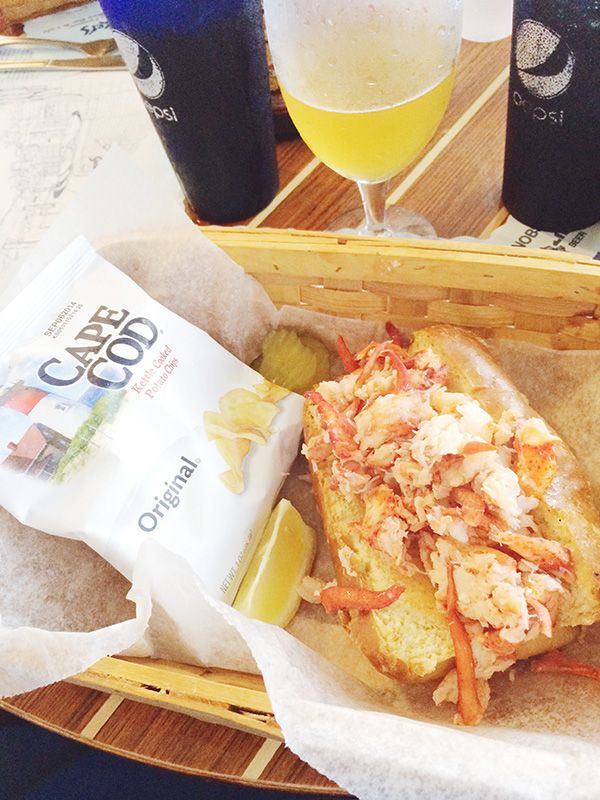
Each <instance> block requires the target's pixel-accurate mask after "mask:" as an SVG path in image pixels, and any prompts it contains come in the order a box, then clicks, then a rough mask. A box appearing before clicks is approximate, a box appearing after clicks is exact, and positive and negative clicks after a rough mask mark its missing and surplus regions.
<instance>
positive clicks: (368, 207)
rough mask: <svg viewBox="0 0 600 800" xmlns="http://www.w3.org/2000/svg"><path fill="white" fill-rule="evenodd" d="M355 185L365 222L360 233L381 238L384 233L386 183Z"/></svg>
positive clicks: (362, 182) (358, 182) (361, 182)
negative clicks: (363, 211)
mask: <svg viewBox="0 0 600 800" xmlns="http://www.w3.org/2000/svg"><path fill="white" fill-rule="evenodd" d="M357 184H358V191H359V192H360V197H361V200H362V204H363V208H364V210H365V222H364V225H363V227H362V228H361V233H363V234H365V235H367V236H381V235H382V234H383V233H385V232H386V227H385V200H386V197H387V184H388V182H387V181H380V182H379V183H366V182H364V181H357Z"/></svg>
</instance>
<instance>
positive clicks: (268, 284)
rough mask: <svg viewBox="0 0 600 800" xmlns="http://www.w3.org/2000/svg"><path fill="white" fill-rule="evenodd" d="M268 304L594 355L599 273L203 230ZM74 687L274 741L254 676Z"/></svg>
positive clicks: (119, 672)
mask: <svg viewBox="0 0 600 800" xmlns="http://www.w3.org/2000/svg"><path fill="white" fill-rule="evenodd" d="M203 230H204V233H206V235H207V236H208V237H209V238H210V239H211V240H212V241H213V242H214V243H215V244H217V245H218V246H219V247H221V248H222V249H223V250H225V251H226V252H227V253H228V254H229V255H230V256H231V257H232V258H233V259H234V260H235V261H237V262H238V263H239V264H241V265H242V266H243V267H244V268H245V269H246V271H247V272H248V273H250V274H251V275H253V276H254V277H255V278H257V280H259V281H260V283H261V284H262V285H263V286H264V287H265V289H266V290H267V292H268V293H269V295H270V296H271V298H272V300H273V301H274V302H275V303H276V304H277V305H283V304H287V305H294V306H302V307H305V308H310V309H313V310H316V311H322V312H326V313H328V314H332V315H337V316H346V317H355V318H360V319H376V320H391V321H392V322H394V323H396V324H397V325H399V326H403V327H404V326H406V327H410V328H417V327H422V326H423V325H426V324H428V323H433V322H444V323H451V324H453V325H460V326H463V327H467V328H469V329H470V330H472V331H474V332H476V333H477V334H479V335H481V336H484V337H486V338H508V339H520V340H524V341H528V342H532V343H535V344H538V345H542V346H545V347H549V348H553V349H557V350H564V349H600V320H599V319H598V317H599V316H600V311H599V302H600V264H599V263H598V262H597V261H593V260H591V259H587V258H580V257H576V256H574V255H569V254H565V253H556V252H551V251H544V250H520V249H518V248H513V247H498V246H491V245H484V244H464V243H452V242H443V241H435V242H426V241H422V240H407V241H404V242H401V241H399V240H391V239H390V240H388V239H368V238H364V237H339V236H337V235H335V234H327V233H311V232H302V231H281V230H265V229H260V230H250V229H247V228H218V227H209V228H204V229H203ZM72 680H73V682H74V683H78V684H80V685H83V686H87V687H91V688H94V689H98V690H101V691H108V692H112V693H115V694H119V695H122V696H124V697H129V698H131V699H135V700H138V701H141V702H146V703H151V704H153V705H158V706H161V707H163V708H169V709H171V710H174V711H179V712H182V713H187V714H190V715H192V716H195V717H199V718H201V719H205V720H208V721H213V722H219V723H220V724H222V725H229V726H232V727H235V728H239V729H241V730H245V731H250V732H252V733H260V734H261V735H263V736H268V737H272V738H281V731H280V730H279V727H278V725H277V723H276V721H275V719H274V716H273V713H272V709H271V706H270V703H269V700H268V697H267V695H266V693H265V691H264V685H263V683H262V681H261V679H260V678H258V677H257V676H254V675H242V674H240V673H235V672H227V671H225V670H213V669H201V668H198V667H186V666H183V665H180V664H170V663H169V662H164V661H151V660H144V659H120V658H105V659H102V661H100V662H99V663H98V664H96V665H94V666H93V667H92V668H90V669H89V670H87V672H85V673H82V674H80V675H77V676H75V677H74V678H73V679H72Z"/></svg>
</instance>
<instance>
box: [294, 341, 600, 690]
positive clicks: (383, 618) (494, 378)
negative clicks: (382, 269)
mask: <svg viewBox="0 0 600 800" xmlns="http://www.w3.org/2000/svg"><path fill="white" fill-rule="evenodd" d="M427 347H428V348H431V349H432V350H433V351H434V352H435V353H436V354H437V355H438V356H439V357H440V358H441V360H442V361H443V362H444V363H445V364H446V365H447V367H448V373H449V378H448V388H449V390H450V391H456V392H463V393H465V394H469V395H471V396H472V397H475V398H477V400H478V401H479V402H480V403H481V405H482V406H483V408H484V409H485V410H486V411H487V412H488V413H489V414H490V415H491V416H492V417H493V418H494V419H495V420H497V419H499V417H500V416H501V414H502V412H503V411H504V410H505V409H512V410H513V411H514V412H516V414H517V415H518V416H519V417H520V418H522V419H527V418H529V417H532V416H539V415H537V414H535V412H534V411H533V409H532V408H531V406H530V405H529V403H528V402H527V400H526V399H525V397H524V396H523V395H522V394H521V393H520V392H519V391H518V390H517V389H516V387H515V386H514V385H513V384H512V383H511V381H510V380H509V378H508V377H507V376H506V375H505V374H504V373H503V372H502V371H501V370H500V368H499V367H498V365H497V364H496V363H495V361H494V360H493V358H492V357H491V355H490V354H489V352H488V351H487V349H486V348H485V347H484V345H482V344H481V342H480V341H479V340H478V339H476V338H475V337H473V336H471V335H470V334H468V333H465V332H464V331H461V330H459V329H457V328H451V327H448V326H441V325H440V326H432V327H429V328H425V329H423V330H421V331H417V333H416V334H415V336H414V340H413V343H412V345H411V347H410V349H409V352H411V353H412V352H416V351H418V350H422V349H424V348H427ZM304 429H305V438H306V440H307V441H308V440H309V439H310V438H311V437H312V436H315V435H317V434H318V433H319V431H320V424H319V418H318V414H317V411H316V408H315V407H314V406H313V405H312V404H311V403H307V404H306V406H305V417H304ZM555 452H556V453H557V456H558V468H557V473H556V476H555V478H554V480H553V482H552V484H551V486H550V487H549V489H548V490H547V492H546V494H545V495H544V497H543V498H542V499H541V501H540V504H539V507H538V509H537V510H536V512H535V516H536V521H537V522H538V523H539V526H540V530H541V531H542V532H543V533H544V535H545V536H546V537H547V538H549V539H555V540H557V541H559V542H560V543H561V544H563V545H565V546H566V547H568V548H569V549H570V551H571V553H572V557H573V567H574V574H575V580H574V585H573V587H572V589H571V593H570V594H571V598H572V603H571V604H564V606H563V608H562V609H561V612H560V617H559V620H558V626H557V627H556V628H555V632H554V635H553V637H552V639H548V638H547V637H545V636H539V637H538V638H537V639H535V640H532V641H528V642H524V643H523V644H522V645H520V646H519V648H518V650H517V653H518V657H519V658H529V657H530V656H533V655H538V654H539V653H543V652H546V651H548V650H552V649H554V648H556V647H562V646H563V645H565V644H567V643H568V642H569V641H571V640H572V639H573V638H574V637H575V635H576V634H577V630H578V629H577V627H576V626H579V625H589V624H591V623H592V622H595V621H596V620H598V619H600V594H599V592H600V577H599V576H600V517H599V516H598V512H597V511H596V509H595V507H594V504H593V502H592V499H591V492H590V488H589V485H588V483H587V480H586V478H585V475H584V474H583V472H582V470H581V468H580V467H579V465H578V464H577V461H576V459H575V457H574V455H573V454H572V452H571V451H570V450H569V448H568V447H567V446H566V445H565V444H564V443H562V442H561V443H560V444H557V445H556V446H555ZM311 470H312V476H313V487H314V492H315V495H316V498H317V501H318V504H319V507H320V511H321V517H322V519H323V527H324V530H325V535H326V537H327V541H328V543H329V548H330V551H331V557H332V560H333V564H334V567H335V572H336V577H337V581H338V583H339V584H341V585H344V586H361V587H366V588H370V589H387V588H388V587H389V586H390V585H392V584H395V583H400V584H402V585H403V586H404V587H405V592H404V594H403V595H402V596H401V597H400V598H399V600H397V601H396V602H395V603H394V604H393V605H391V606H389V607H388V608H384V609H381V610H378V611H371V612H368V613H364V612H356V611H345V612H340V618H341V621H342V623H343V624H344V626H345V627H346V629H347V630H348V632H349V633H350V636H351V637H352V639H353V640H354V641H355V642H356V643H357V645H358V646H359V647H360V649H361V650H362V651H363V653H364V654H365V655H366V656H367V658H369V660H370V661H371V662H372V663H373V665H374V666H375V667H376V668H377V669H378V670H379V671H381V672H383V673H385V674H388V675H390V676H392V677H394V678H396V679H398V680H405V681H423V680H431V679H436V678H439V677H441V676H442V675H444V674H445V673H446V672H447V671H448V670H449V669H450V668H451V667H452V665H453V662H454V648H453V645H452V639H451V637H450V631H449V628H448V622H447V620H446V616H445V614H444V613H443V612H442V611H441V610H440V609H439V608H438V607H437V604H436V601H435V598H434V589H433V586H432V584H431V582H430V580H429V579H428V578H427V577H426V576H424V575H415V576H412V577H407V576H406V575H404V574H403V573H401V572H400V571H399V570H398V569H397V568H396V567H395V565H394V564H393V563H392V562H391V560H390V559H388V558H387V557H386V556H385V555H384V554H383V553H380V552H379V551H377V550H375V549H373V548H372V547H371V546H370V545H369V544H368V543H367V542H365V541H363V540H362V539H361V531H360V525H361V523H362V519H363V513H364V506H363V502H362V501H361V500H360V499H359V498H358V497H354V496H352V497H349V496H346V495H344V494H342V493H341V492H339V491H336V490H333V489H332V488H331V486H330V483H331V459H330V460H328V461H326V462H323V463H321V464H320V465H318V466H317V465H314V464H311Z"/></svg>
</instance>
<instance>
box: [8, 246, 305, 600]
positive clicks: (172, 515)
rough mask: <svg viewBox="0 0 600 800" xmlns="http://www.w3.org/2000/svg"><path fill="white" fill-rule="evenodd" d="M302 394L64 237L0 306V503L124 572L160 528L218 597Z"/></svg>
mask: <svg viewBox="0 0 600 800" xmlns="http://www.w3.org/2000/svg"><path fill="white" fill-rule="evenodd" d="M302 403H303V401H302V398H301V397H299V396H298V395H296V394H291V393H289V392H288V391H287V390H285V389H281V388H280V387H278V386H276V385H274V384H272V383H269V382H268V381H265V380H264V379H263V378H262V377H261V376H260V375H259V374H258V373H256V372H254V370H252V369H251V368H250V367H248V366H246V365H245V364H243V363H242V362H240V361H238V359H236V358H235V357H234V356H233V355H231V354H230V353H229V352H227V351H226V350H225V349H223V348H222V347H221V346H220V345H219V344H217V343H216V342H215V341H214V340H213V339H211V338H210V336H208V334H206V333H204V332H203V331H201V330H199V329H198V328H196V327H195V326H193V325H191V324H190V323H189V322H186V321H185V320H183V319H181V318H180V317H178V316H177V315H176V314H174V313H172V312H171V311H169V310H168V309H166V308H164V307H163V306H161V305H160V304H159V303H157V302H155V301H154V300H152V298H150V297H149V296H148V295H147V294H146V293H145V292H144V291H142V289H140V288H139V287H138V286H137V285H136V284H135V283H134V282H133V281H132V280H131V279H130V278H128V277H127V276H126V275H124V274H123V273H122V272H120V271H119V270H118V269H117V268H116V267H114V266H113V265H112V264H110V263H108V262H107V261H106V260H105V259H103V258H101V257H100V256H99V255H98V254H97V253H96V252H95V251H94V250H93V249H92V248H91V247H90V245H89V244H88V243H87V242H86V241H85V239H83V238H80V239H77V240H76V241H75V242H73V243H72V244H71V245H70V246H69V247H68V248H67V249H66V250H64V251H63V252H62V253H61V254H60V255H59V256H58V257H57V258H56V259H55V260H54V261H53V262H52V263H51V264H50V265H49V266H48V267H47V268H46V269H45V270H44V271H43V272H42V273H41V274H40V275H39V276H38V277H37V278H36V279H35V280H34V281H33V282H32V283H31V284H30V285H29V286H28V287H27V288H26V289H25V290H24V291H23V292H22V293H21V294H20V295H19V296H18V297H17V298H16V299H15V300H14V301H13V302H12V303H11V304H10V305H9V306H7V308H6V309H4V311H2V312H1V313H0V504H2V505H3V506H4V507H5V508H6V509H7V510H8V511H10V512H11V513H13V514H14V515H15V516H16V517H17V518H18V519H19V520H20V521H21V522H23V523H25V524H27V525H30V526H32V527H35V528H39V529H41V530H43V531H46V532H47V533H51V534H57V535H61V536H67V537H71V538H76V539H81V540H83V541H85V542H87V543H88V544H89V545H90V546H91V547H92V548H93V549H94V550H96V551H97V552H98V553H100V555H102V556H103V557H104V558H105V559H106V560H107V561H109V562H110V563H111V564H113V565H114V566H115V567H116V568H117V569H118V570H120V571H121V572H122V573H123V574H124V575H125V576H127V577H129V578H131V573H132V569H133V565H134V562H135V559H136V554H137V551H138V548H139V546H140V544H141V543H142V541H144V539H146V538H148V537H153V538H156V539H159V540H160V541H161V542H162V543H163V544H164V545H165V546H166V547H168V548H169V549H171V550H172V551H173V552H175V553H177V554H179V555H181V556H183V557H184V558H185V559H186V560H187V561H188V562H189V563H190V564H191V566H192V567H193V569H194V570H195V572H196V573H197V575H198V576H199V577H200V578H201V580H202V581H203V583H204V585H205V587H206V588H207V590H208V591H209V592H210V593H211V594H212V595H213V596H215V597H218V598H222V599H226V600H231V599H232V598H233V595H234V593H235V590H236V588H237V585H238V583H239V580H241V577H242V575H243V571H244V568H245V566H246V564H247V562H248V561H249V559H250V557H251V555H252V550H253V545H254V544H255V543H256V540H257V537H258V536H259V535H260V532H261V530H262V528H263V526H264V524H265V522H266V519H267V517H268V515H269V512H270V510H271V508H272V505H273V503H274V501H275V498H276V495H277V493H278V491H279V488H280V486H281V483H282V481H283V479H284V477H285V476H286V474H287V472H288V470H289V467H290V465H291V463H292V461H293V460H294V458H295V456H296V454H297V449H298V443H299V438H300V433H301V428H302Z"/></svg>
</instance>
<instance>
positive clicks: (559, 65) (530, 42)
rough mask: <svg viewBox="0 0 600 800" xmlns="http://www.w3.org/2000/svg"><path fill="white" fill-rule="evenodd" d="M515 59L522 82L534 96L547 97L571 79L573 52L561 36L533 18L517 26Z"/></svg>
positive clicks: (564, 87)
mask: <svg viewBox="0 0 600 800" xmlns="http://www.w3.org/2000/svg"><path fill="white" fill-rule="evenodd" d="M515 55H516V63H517V70H518V73H519V78H520V79H521V82H522V83H523V86H525V88H527V89H528V90H529V91H530V92H531V94H533V95H535V97H539V98H543V99H544V100H549V99H550V98H552V97H557V96H558V95H559V94H562V93H563V92H564V91H565V90H566V89H567V87H568V86H569V84H570V82H571V78H572V77H573V68H574V66H575V55H574V54H573V51H572V50H571V48H570V47H569V46H568V45H567V44H566V42H565V41H564V40H562V39H561V37H560V36H559V35H558V34H557V33H555V32H554V31H551V30H550V28H547V27H546V26H545V25H542V23H541V22H538V21H537V20H534V19H525V20H523V22H521V24H520V25H519V27H518V28H517V43H516V53H515Z"/></svg>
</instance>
